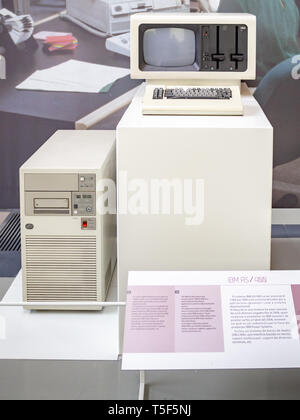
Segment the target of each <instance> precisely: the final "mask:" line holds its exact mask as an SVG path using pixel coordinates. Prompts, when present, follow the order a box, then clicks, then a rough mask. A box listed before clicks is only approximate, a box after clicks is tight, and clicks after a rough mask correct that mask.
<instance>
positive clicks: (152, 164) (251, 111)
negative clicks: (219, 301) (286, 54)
mask: <svg viewBox="0 0 300 420" xmlns="http://www.w3.org/2000/svg"><path fill="white" fill-rule="evenodd" d="M144 88H145V87H144V86H142V87H141V89H140V90H139V92H138V93H137V95H136V96H135V98H134V99H133V101H132V104H131V105H130V107H129V108H128V110H127V111H126V113H125V114H124V116H123V118H122V120H121V121H120V123H119V125H118V127H117V174H118V198H119V200H118V206H119V207H118V210H119V212H118V278H119V290H120V295H119V300H125V298H126V290H127V277H128V272H129V271H148V270H152V271H168V270H177V271H188V270H195V271H197V270H208V271H209V270H268V269H270V262H271V261H270V260H271V258H270V251H271V215H272V210H271V201H272V163H273V162H272V160H273V129H272V126H271V125H270V123H269V121H268V119H267V118H266V116H265V114H264V113H263V111H262V109H261V107H260V106H259V104H258V103H257V101H256V100H255V98H254V97H253V95H252V94H251V92H250V91H249V89H248V88H247V86H246V85H245V84H243V86H242V102H243V106H244V116H188V115H186V116H184V115H183V116H167V115H164V116H160V115H143V114H142V101H143V96H144ZM153 180H155V181H158V182H161V181H167V182H169V183H170V182H171V183H172V182H173V181H174V180H176V181H179V182H180V183H181V185H184V182H185V180H188V181H191V180H192V182H193V183H194V184H195V181H199V180H200V181H202V182H203V200H202V205H203V214H201V215H200V219H201V217H202V216H203V218H202V219H201V223H199V224H198V225H191V224H188V223H187V222H186V221H187V219H189V217H188V215H187V213H184V214H182V213H180V214H179V213H177V214H175V212H174V205H173V201H174V200H173V196H174V195H173V196H172V197H171V213H170V214H162V212H158V213H155V212H153V211H152V207H151V205H152V204H153V202H152V201H151V200H152V191H151V182H153ZM131 183H132V184H131ZM143 183H144V185H145V184H146V185H147V187H148V188H149V190H148V191H150V194H148V198H149V203H150V205H148V208H147V209H146V212H144V213H143V211H140V213H137V214H134V213H133V212H132V211H131V210H130V200H131V198H132V197H133V196H134V194H135V190H136V191H138V189H139V186H140V185H142V184H143ZM193 188H194V187H193ZM171 194H172V191H171ZM194 194H195V188H194ZM136 195H137V194H136ZM124 196H127V199H128V203H127V204H128V206H127V209H126V208H123V203H122V201H123V198H124ZM194 196H195V195H194ZM136 201H138V199H137V198H136ZM159 204H160V209H161V208H162V203H161V202H160V203H159ZM155 208H156V209H157V208H159V207H157V206H156V207H155ZM123 312H124V311H123V309H121V328H120V331H123V328H122V321H123V315H124V314H123Z"/></svg>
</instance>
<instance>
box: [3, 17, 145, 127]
mask: <svg viewBox="0 0 300 420" xmlns="http://www.w3.org/2000/svg"><path fill="white" fill-rule="evenodd" d="M46 30H48V31H49V30H53V31H62V32H72V33H73V35H74V36H76V37H77V38H78V40H79V46H78V48H77V50H75V52H71V53H59V54H54V55H48V54H46V53H45V52H44V51H43V47H42V42H41V41H39V48H38V49H37V50H36V51H35V52H33V53H32V54H28V55H26V56H25V57H24V55H23V54H22V58H21V57H20V58H19V59H16V62H15V63H14V68H13V71H12V72H10V74H8V77H7V80H1V81H0V112H9V113H13V114H19V115H26V116H31V117H38V118H47V119H53V120H57V121H68V122H75V121H77V120H78V119H80V118H81V117H83V116H85V115H87V114H89V113H90V112H92V111H94V110H95V109H97V108H99V107H101V106H102V105H104V104H106V103H107V102H109V101H110V100H112V99H114V98H115V97H117V96H119V95H121V94H123V93H125V92H126V91H128V90H129V89H130V88H133V87H135V86H137V85H138V84H139V83H140V81H138V80H135V81H134V80H130V77H129V76H127V77H125V78H123V79H120V80H119V81H117V82H116V83H115V85H114V86H113V87H112V89H111V90H110V92H109V93H108V94H103V93H96V94H92V93H65V92H37V91H18V90H16V89H15V87H16V86H17V85H18V84H19V83H21V82H22V81H24V80H25V79H26V78H27V77H28V76H30V75H31V74H32V73H33V72H34V71H36V70H43V69H46V68H49V67H52V66H55V65H57V64H60V63H62V62H64V61H67V60H70V59H77V60H81V61H86V62H90V63H96V64H105V65H110V66H116V67H124V68H129V58H128V57H125V56H121V55H119V54H115V53H113V52H110V51H107V50H106V48H105V39H102V38H100V37H97V36H95V35H92V34H90V33H88V32H87V31H85V30H83V29H81V28H80V27H78V26H77V25H75V24H73V23H71V22H68V21H65V20H62V19H59V18H58V19H55V20H53V21H50V22H47V23H45V24H43V25H40V26H38V27H37V28H36V32H39V31H46Z"/></svg>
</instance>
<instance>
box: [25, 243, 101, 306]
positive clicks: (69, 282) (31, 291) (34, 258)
mask: <svg viewBox="0 0 300 420" xmlns="http://www.w3.org/2000/svg"><path fill="white" fill-rule="evenodd" d="M25 241H26V274H27V276H26V281H27V300H28V301H29V302H47V301H48V302H50V301H52V302H59V301H65V302H68V301H96V300H97V260H96V237H91V236H89V237H80V236H79V237H76V236H27V237H26V239H25Z"/></svg>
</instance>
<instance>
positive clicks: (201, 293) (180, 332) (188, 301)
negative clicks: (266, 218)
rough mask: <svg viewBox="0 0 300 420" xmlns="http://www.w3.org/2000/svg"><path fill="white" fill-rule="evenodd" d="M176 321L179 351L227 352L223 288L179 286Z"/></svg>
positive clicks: (176, 300) (177, 347)
mask: <svg viewBox="0 0 300 420" xmlns="http://www.w3.org/2000/svg"><path fill="white" fill-rule="evenodd" d="M175 325H176V330H175V331H176V332H175V349H176V352H178V353H184V352H197V353H204V352H224V334H223V319H222V305H221V288H220V287H219V286H181V287H177V288H176V290H175Z"/></svg>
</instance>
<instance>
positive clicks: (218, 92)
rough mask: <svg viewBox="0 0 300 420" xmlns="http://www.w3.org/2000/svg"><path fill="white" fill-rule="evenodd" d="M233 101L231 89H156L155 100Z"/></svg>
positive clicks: (154, 92)
mask: <svg viewBox="0 0 300 420" xmlns="http://www.w3.org/2000/svg"><path fill="white" fill-rule="evenodd" d="M164 97H165V98H167V99H231V98H232V90H231V89H230V88H188V89H183V88H171V89H163V88H155V89H154V91H153V99H164Z"/></svg>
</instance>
